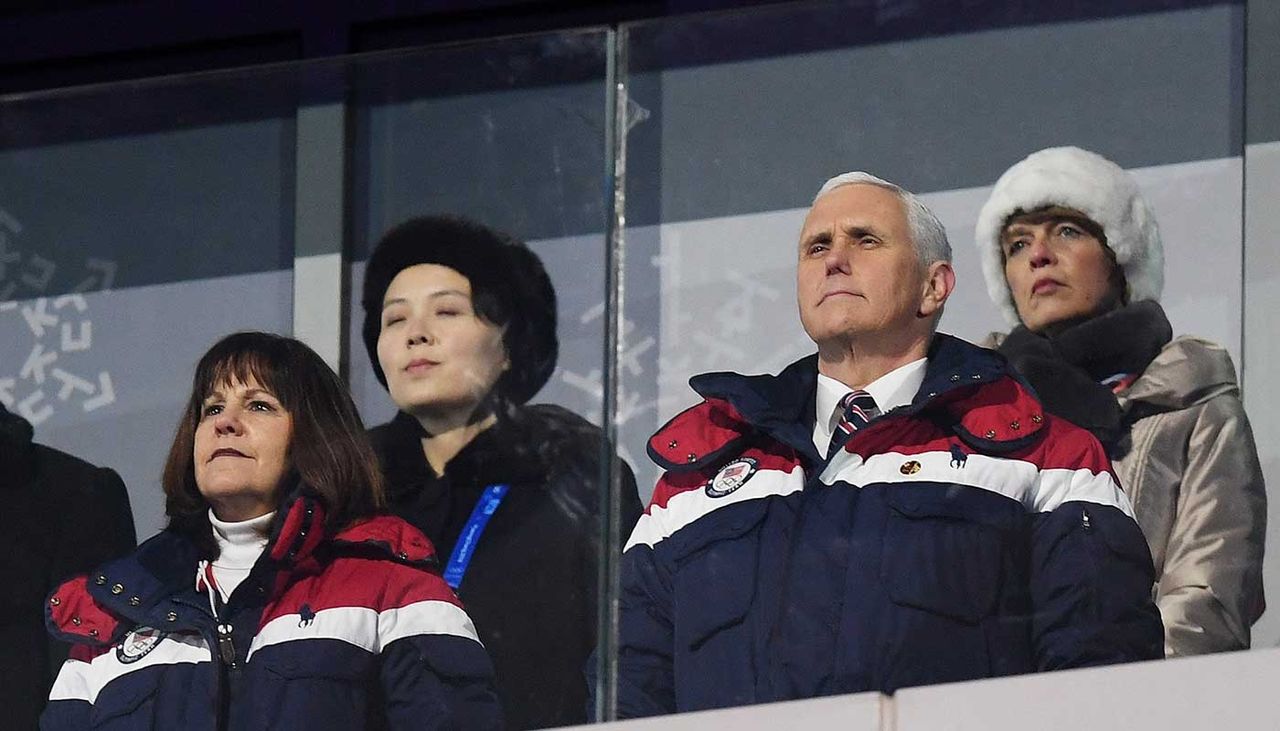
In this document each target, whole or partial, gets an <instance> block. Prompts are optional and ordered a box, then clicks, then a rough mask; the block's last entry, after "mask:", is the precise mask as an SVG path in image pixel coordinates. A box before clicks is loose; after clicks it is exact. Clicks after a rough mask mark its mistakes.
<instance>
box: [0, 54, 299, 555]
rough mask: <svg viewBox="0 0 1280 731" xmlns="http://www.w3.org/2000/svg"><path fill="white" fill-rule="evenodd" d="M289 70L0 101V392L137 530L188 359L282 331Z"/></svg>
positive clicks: (288, 209) (144, 522)
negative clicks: (113, 476)
mask: <svg viewBox="0 0 1280 731" xmlns="http://www.w3.org/2000/svg"><path fill="white" fill-rule="evenodd" d="M296 98H297V91H296V83H295V75H294V72H293V71H291V70H283V71H264V72H244V73H234V74H215V75H205V76H197V77H190V78H174V79H166V80H162V81H158V82H148V83H133V84H120V85H111V86H100V87H91V88H84V89H73V90H69V91H64V92H58V93H51V94H38V95H25V96H18V97H9V98H5V99H0V251H2V252H3V253H2V254H0V339H2V340H3V342H4V343H5V344H6V347H4V348H2V349H0V401H3V403H4V404H5V406H6V407H8V408H9V409H11V410H13V411H14V412H16V413H18V414H19V415H21V416H23V417H25V418H26V419H27V420H28V421H30V422H31V423H32V424H33V425H34V427H35V437H36V440H37V441H38V442H41V443H44V444H47V445H49V446H53V447H56V448H58V449H62V450H65V451H67V452H70V453H71V454H74V455H76V456H78V457H81V458H83V459H86V460H89V461H90V462H93V463H95V464H98V465H102V466H105V467H110V468H112V469H115V470H116V471H117V472H119V473H120V476H121V477H122V478H123V480H124V482H125V484H126V485H127V486H128V489H129V494H130V499H131V502H132V507H133V514H134V519H135V523H136V526H137V534H138V537H139V539H142V538H146V537H148V536H150V535H151V534H153V533H155V532H157V531H158V530H159V529H160V528H161V527H163V523H164V517H163V516H164V499H163V496H162V495H161V493H160V490H159V477H160V472H161V467H162V466H163V463H164V459H165V456H166V453H167V451H168V446H169V444H170V442H171V441H172V438H173V429H174V425H175V424H176V422H177V419H178V416H179V414H180V413H181V411H182V408H183V406H184V404H185V403H186V396H187V393H188V392H189V390H190V383H191V374H192V370H193V368H194V366H195V362H196V360H197V359H198V358H199V357H200V356H201V355H202V354H203V353H204V351H205V350H206V349H207V348H208V347H209V346H210V345H211V344H212V343H213V342H214V340H216V339H217V338H218V337H220V336H222V335H225V334H227V333H229V332H232V331H235V330H242V329H261V330H270V331H276V332H285V333H287V332H289V330H290V329H291V314H292V305H291V298H292V284H293V276H292V268H293V222H294V212H293V189H294V162H293V161H294V144H295V140H294V105H295V100H296Z"/></svg>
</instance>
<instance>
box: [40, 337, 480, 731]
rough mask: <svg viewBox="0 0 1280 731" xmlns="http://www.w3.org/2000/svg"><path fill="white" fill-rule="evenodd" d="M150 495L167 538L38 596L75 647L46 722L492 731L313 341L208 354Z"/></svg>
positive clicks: (427, 562) (473, 647) (470, 669)
mask: <svg viewBox="0 0 1280 731" xmlns="http://www.w3.org/2000/svg"><path fill="white" fill-rule="evenodd" d="M164 491H165V495H166V510H167V512H168V514H169V525H168V527H167V528H166V529H165V530H164V531H162V532H161V533H160V534H159V535H157V536H155V537H154V538H152V539H150V540H148V541H146V542H145V543H143V544H142V545H141V546H139V547H138V549H137V550H136V551H135V552H134V553H133V554H131V555H129V556H127V557H125V558H123V559H120V560H119V561H115V562H112V563H109V564H107V565H105V566H103V567H101V568H99V569H98V570H97V571H94V572H93V573H91V574H90V575H89V576H87V577H80V578H78V579H73V580H71V581H69V582H67V583H66V584H64V585H63V586H61V587H60V588H59V589H58V590H56V591H55V592H54V593H53V595H52V596H51V597H50V599H49V603H48V612H49V617H50V623H51V625H52V626H53V627H55V629H56V631H55V636H57V637H58V638H59V639H62V640H65V641H70V642H72V643H74V648H73V650H72V653H71V659H70V660H68V661H67V663H66V664H65V665H64V666H63V669H62V672H61V673H60V674H59V676H58V680H57V682H56V683H55V685H54V688H53V691H52V693H51V695H50V704H49V707H48V708H47V709H46V711H45V715H44V717H43V725H44V726H45V727H46V728H50V729H63V728H67V729H72V728H88V727H98V726H100V725H103V724H105V723H108V722H110V724H111V726H112V728H130V729H135V728H136V729H171V728H230V729H237V728H291V729H292V728H309V727H315V728H343V729H364V728H369V729H383V728H495V727H499V726H501V714H500V710H499V706H498V702H497V697H496V695H495V694H494V690H493V682H492V681H493V678H492V667H491V665H490V663H489V660H488V657H487V656H486V654H485V651H484V648H483V647H482V646H481V645H480V643H479V641H478V640H477V638H476V634H475V629H474V627H473V626H472V623H471V620H470V619H469V618H468V617H467V615H466V613H465V612H464V611H463V610H462V607H461V606H460V604H459V602H458V600H457V598H456V597H455V596H454V594H453V593H452V592H451V591H450V590H449V588H448V587H447V586H446V585H445V583H444V582H443V580H442V579H441V578H440V576H439V573H438V563H437V561H436V559H435V555H434V550H433V548H432V546H431V544H430V542H429V541H427V539H426V538H425V537H424V536H423V535H422V534H421V533H420V532H418V531H417V530H415V529H414V528H413V527H412V526H410V525H408V524H407V523H405V522H404V521H402V520H400V519H398V518H394V517H390V516H385V515H377V513H378V512H379V511H380V509H381V506H382V503H383V499H382V494H381V478H380V477H379V474H378V471H377V467H376V462H375V459H374V456H373V452H372V449H371V448H370V446H369V444H368V441H367V439H366V437H365V435H364V432H363V426H362V425H361V423H360V419H359V417H358V416H357V413H356V410H355V406H354V405H353V404H352V403H351V399H350V397H349V396H348V395H347V393H346V390H345V388H344V386H343V385H342V382H341V381H340V380H339V379H338V377H337V376H336V375H335V374H334V373H333V371H332V370H330V369H329V367H328V366H326V365H325V364H324V362H323V361H322V360H321V359H320V357H319V356H317V355H316V354H315V353H314V352H313V351H311V349H310V348H307V347H306V346H305V345H303V344H302V343H300V342H298V341H296V340H293V339H291V338H285V337H281V336H277V335H269V334H266V333H237V334H235V335H231V336H228V337H227V338H224V339H223V340H221V341H219V342H218V343H217V344H215V345H214V346H213V347H212V348H211V349H210V350H209V352H208V353H206V354H205V356H204V357H203V358H202V359H201V361H200V364H199V365H198V366H197V368H196V374H195V378H194V380H193V384H192V391H191V396H190V398H189V399H188V402H187V407H186V410H185V413H184V415H183V417H182V420H181V421H180V422H179V425H178V430H177V435H176V436H175V438H174V443H173V446H172V448H171V450H170V453H169V459H168V462H167V463H166V465H165V471H164Z"/></svg>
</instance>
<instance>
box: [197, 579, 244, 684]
mask: <svg viewBox="0 0 1280 731" xmlns="http://www.w3.org/2000/svg"><path fill="white" fill-rule="evenodd" d="M201 585H203V587H204V591H205V594H206V595H207V596H208V597H209V612H210V613H211V614H212V615H213V619H214V620H215V621H216V622H217V623H218V654H219V655H220V656H221V657H222V662H223V663H225V664H226V665H228V666H229V667H235V666H236V647H235V645H234V644H233V643H232V642H231V631H232V627H231V625H229V624H224V623H223V621H222V618H221V617H219V616H218V600H219V599H220V598H221V597H220V596H219V593H220V590H219V589H218V585H217V581H215V580H214V578H213V569H212V566H211V565H210V564H209V562H208V561H206V560H201V561H200V562H199V563H198V564H196V591H200V588H201Z"/></svg>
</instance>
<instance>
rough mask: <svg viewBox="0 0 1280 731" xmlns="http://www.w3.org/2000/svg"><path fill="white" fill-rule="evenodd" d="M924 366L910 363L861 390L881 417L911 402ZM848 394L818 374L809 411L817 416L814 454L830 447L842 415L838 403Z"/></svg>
mask: <svg viewBox="0 0 1280 731" xmlns="http://www.w3.org/2000/svg"><path fill="white" fill-rule="evenodd" d="M928 364H929V359H928V358H921V359H919V360H913V361H911V362H910V363H908V364H906V365H902V366H898V367H897V368H894V369H893V370H891V371H889V372H888V373H886V374H884V375H883V376H880V377H879V378H877V379H876V380H874V381H872V382H871V383H868V384H867V385H866V386H863V387H862V390H863V391H866V392H867V393H869V394H871V398H873V399H875V400H876V408H877V409H879V411H880V413H881V414H885V413H888V412H890V411H892V410H894V409H896V408H898V407H899V406H905V405H907V404H909V403H911V399H913V398H915V397H916V391H919V390H920V384H921V383H924V370H925V366H927V365H928ZM852 391H853V389H852V388H849V387H848V386H846V385H845V384H843V383H841V382H840V381H837V380H836V379H834V378H831V377H830V376H824V375H822V374H821V373H819V374H818V392H817V394H816V395H815V396H814V399H815V404H814V411H813V413H814V414H815V415H816V417H817V418H815V419H814V424H813V444H814V446H815V447H817V448H818V454H824V455H825V454H826V453H827V446H828V445H830V444H831V432H833V431H835V428H836V424H839V423H840V416H841V414H842V412H843V409H841V408H840V400H841V399H843V398H844V397H845V396H846V395H847V394H849V393H851V392H852Z"/></svg>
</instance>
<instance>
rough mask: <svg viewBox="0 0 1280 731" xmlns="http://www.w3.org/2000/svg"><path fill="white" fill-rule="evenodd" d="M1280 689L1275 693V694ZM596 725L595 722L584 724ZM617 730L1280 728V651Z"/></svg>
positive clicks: (739, 711) (673, 719) (833, 700)
mask: <svg viewBox="0 0 1280 731" xmlns="http://www.w3.org/2000/svg"><path fill="white" fill-rule="evenodd" d="M1273 694H1274V695H1273ZM580 728H587V727H580ZM591 728H597V729H602V731H603V730H610V731H612V730H613V729H617V731H694V730H695V729H696V730H697V731H707V730H708V729H730V730H731V731H766V730H768V731H777V730H779V729H781V730H783V731H801V730H803V731H809V730H810V729H819V730H821V729H840V730H841V731H960V730H968V729H974V730H978V729H981V731H1068V730H1070V731H1077V730H1081V731H1106V730H1110V729H1116V730H1119V729H1124V730H1125V731H1132V730H1135V729H1137V730H1141V729H1154V730H1158V731H1170V730H1171V729H1208V730H1209V731H1240V730H1243V729H1269V730H1275V729H1280V649H1268V650H1254V651H1251V652H1237V653H1230V654H1222V655H1211V656H1206V657H1197V658H1184V659H1177V660H1162V661H1156V662H1145V663H1134V664H1131V665H1118V666H1112V667H1106V668H1090V669H1085V670H1067V671H1061V672H1054V673H1042V674H1037V675H1022V676H1018V677H1013V678H997V679H994V680H980V681H974V682H969V683H952V684H948V685H935V686H928V687H922V688H910V689H907V690H902V691H899V692H898V693H896V694H894V695H892V696H886V695H881V694H879V693H859V694H856V695H844V696H833V697H829V698H817V699H813V700H805V701H791V702H788V703H771V704H766V705H758V706H745V707H741V708H728V709H723V710H718V711H703V712H700V713H686V714H680V715H675V716H665V717H662V718H651V719H641V720H635V721H619V722H617V723H611V724H603V725H599V726H594V727H591Z"/></svg>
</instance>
